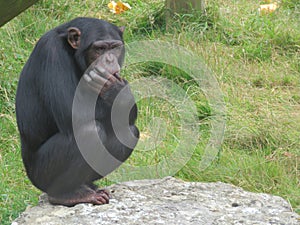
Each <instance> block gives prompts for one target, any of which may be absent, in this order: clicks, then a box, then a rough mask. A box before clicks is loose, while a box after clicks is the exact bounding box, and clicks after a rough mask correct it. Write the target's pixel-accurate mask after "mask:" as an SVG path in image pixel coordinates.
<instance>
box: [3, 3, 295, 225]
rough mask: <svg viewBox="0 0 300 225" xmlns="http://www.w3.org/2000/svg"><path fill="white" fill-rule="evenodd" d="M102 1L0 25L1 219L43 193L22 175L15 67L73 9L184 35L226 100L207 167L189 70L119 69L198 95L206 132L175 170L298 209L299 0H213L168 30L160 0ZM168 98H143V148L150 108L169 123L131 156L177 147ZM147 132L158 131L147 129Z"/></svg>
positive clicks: (172, 37) (43, 7) (143, 31)
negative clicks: (277, 1) (151, 147)
mask: <svg viewBox="0 0 300 225" xmlns="http://www.w3.org/2000/svg"><path fill="white" fill-rule="evenodd" d="M107 2H108V1H104V0H103V1H100V0H99V1H92V0H87V1H84V3H83V2H81V1H69V0H60V1H58V0H53V1H49V0H42V1H40V2H39V3H37V4H36V5H35V6H33V7H31V8H30V9H28V10H27V11H26V12H24V13H23V14H21V15H20V16H18V17H17V18H15V19H13V20H12V21H11V22H9V23H8V24H6V25H5V26H3V27H2V28H0V31H1V32H0V74H1V79H0V119H1V120H0V133H1V136H0V176H1V182H0V221H1V222H0V223H1V224H9V223H10V222H11V220H12V219H14V218H15V217H17V216H18V215H19V213H20V212H21V211H22V210H24V209H25V208H26V207H27V206H28V205H34V204H36V203H37V196H38V195H39V194H40V192H39V191H37V190H36V189H35V188H34V187H33V186H32V185H31V184H30V182H29V181H28V179H27V178H26V176H25V173H24V169H23V165H22V162H21V157H20V144H19V138H18V133H17V129H16V120H15V112H14V98H15V90H16V85H17V82H18V74H19V73H20V71H21V69H22V66H23V65H24V63H25V62H26V60H27V58H28V56H29V54H30V52H31V51H32V48H33V45H34V44H35V42H36V41H37V40H38V38H39V37H40V36H41V35H42V34H43V33H44V32H45V31H47V30H49V29H51V28H53V27H55V26H57V25H59V24H61V23H62V22H65V21H68V20H70V19H72V18H74V17H77V16H90V17H97V18H102V19H106V20H108V21H110V22H113V23H116V24H118V25H126V35H125V40H126V41H127V42H130V41H134V40H149V39H150V40H155V39H160V40H164V41H171V42H175V43H178V44H181V45H182V46H184V47H186V48H188V49H190V50H192V51H194V52H195V53H196V54H197V55H199V56H201V57H202V58H203V59H204V61H205V63H206V64H207V65H208V66H209V67H210V68H211V69H212V70H213V71H214V73H215V76H216V78H217V80H218V82H219V84H220V88H221V90H222V92H223V94H224V98H225V102H226V107H227V125H226V126H227V128H226V133H225V138H224V143H223V146H222V152H221V154H220V158H219V159H218V160H217V161H215V162H214V163H213V164H212V165H211V166H210V167H209V168H208V169H207V170H205V171H199V168H198V165H199V160H200V158H201V154H202V153H203V148H204V147H205V144H206V141H207V136H208V135H207V134H208V131H209V129H210V121H211V119H212V118H213V115H212V114H211V111H210V108H209V105H208V104H207V102H206V100H205V98H204V95H203V94H202V92H201V90H200V89H199V88H198V87H197V86H196V85H195V83H194V82H193V80H191V79H189V77H187V76H185V75H183V74H182V72H180V71H178V70H174V69H172V68H169V67H168V66H165V65H161V64H155V63H152V64H147V65H140V66H139V65H138V66H136V67H134V68H128V69H126V70H125V71H124V74H125V76H126V77H127V78H128V79H129V80H131V81H133V80H134V79H136V78H140V77H147V76H149V75H155V76H158V77H165V78H168V79H169V80H173V81H174V82H176V83H177V84H178V85H180V86H181V87H182V88H183V89H184V90H186V92H187V93H188V94H189V96H190V97H191V99H192V100H193V101H194V102H195V103H196V106H197V110H198V114H199V118H200V119H201V120H200V122H199V125H200V129H201V132H202V133H203V134H202V139H201V141H200V143H199V144H198V145H197V146H196V150H195V152H194V154H193V157H192V159H191V160H190V161H189V162H188V164H187V165H186V166H185V167H184V168H182V169H181V170H180V171H179V172H178V173H177V175H176V176H178V177H180V178H183V179H185V180H193V181H224V182H229V183H233V184H235V185H238V186H240V187H243V188H245V189H247V190H250V191H255V192H267V193H271V194H275V195H279V196H282V197H284V198H285V199H286V200H287V201H289V202H290V203H291V205H292V206H293V209H294V210H295V211H296V212H298V213H300V191H299V190H300V181H299V178H300V165H299V164H300V152H299V148H300V29H299V27H300V4H299V1H298V0H283V1H282V4H281V7H280V8H279V9H278V10H277V11H276V12H275V13H274V14H271V15H259V14H258V12H257V8H258V6H259V3H262V1H247V0H240V1H235V0H229V1H225V0H217V1H210V2H211V3H209V4H208V8H207V14H206V15H205V16H201V15H199V14H197V13H196V12H194V13H191V14H187V15H184V16H179V15H177V16H176V17H175V20H174V23H173V24H172V25H171V26H169V29H168V30H166V29H165V21H164V16H163V1H162V0H148V1H140V0H131V1H129V0H128V2H129V3H130V4H131V5H132V6H133V9H132V10H131V11H128V12H126V13H124V14H122V15H113V14H111V13H110V12H109V10H108V8H107V7H106V4H107ZM172 107H173V106H172V105H171V104H168V103H165V102H164V101H162V100H161V99H157V98H148V99H144V100H142V101H140V102H139V110H140V116H139V119H138V125H139V127H140V128H141V130H142V134H143V136H142V138H143V140H142V142H141V143H142V144H140V145H139V148H140V149H142V148H143V143H145V141H144V139H147V138H145V137H147V135H148V136H149V132H150V133H151V130H150V131H149V128H148V127H149V126H148V123H151V119H152V118H153V117H160V118H162V119H164V121H166V122H165V124H166V126H165V128H167V129H164V131H165V132H166V135H165V138H164V140H162V144H160V145H158V148H157V149H155V151H151V152H146V153H145V152H143V151H136V152H135V153H134V155H133V157H132V158H131V159H130V163H132V164H134V165H149V164H155V163H156V162H159V161H160V160H161V159H163V158H165V157H167V156H168V155H169V154H170V153H171V152H172V149H173V148H174V147H176V144H178V143H177V142H176V136H177V135H178V126H179V124H178V115H177V114H176V112H175V113H173V112H174V111H176V110H174V109H173V108H172ZM152 122H153V121H152ZM155 127H156V126H155V120H154V124H152V128H155ZM150 128H151V126H150ZM154 130H155V129H154ZM166 130H167V131H166ZM156 131H157V130H156ZM154 133H155V132H154ZM151 135H152V136H153V135H154V139H155V134H153V131H152V134H150V136H151ZM105 183H108V181H104V184H105Z"/></svg>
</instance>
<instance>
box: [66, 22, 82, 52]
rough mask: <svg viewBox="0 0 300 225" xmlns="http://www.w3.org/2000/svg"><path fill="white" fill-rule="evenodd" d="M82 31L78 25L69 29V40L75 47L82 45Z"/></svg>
mask: <svg viewBox="0 0 300 225" xmlns="http://www.w3.org/2000/svg"><path fill="white" fill-rule="evenodd" d="M80 35H81V32H80V30H79V29H78V28H77V27H70V28H69V29H68V42H69V44H70V45H71V46H72V48H74V49H78V48H79V46H80Z"/></svg>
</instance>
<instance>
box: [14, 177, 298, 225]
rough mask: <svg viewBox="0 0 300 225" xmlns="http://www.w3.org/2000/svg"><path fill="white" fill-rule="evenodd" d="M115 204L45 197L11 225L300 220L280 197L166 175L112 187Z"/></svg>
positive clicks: (226, 223)
mask: <svg viewBox="0 0 300 225" xmlns="http://www.w3.org/2000/svg"><path fill="white" fill-rule="evenodd" d="M108 189H109V190H110V191H111V192H112V195H113V199H111V201H110V204H108V205H101V206H93V205H91V204H79V205H76V206H74V207H70V208H69V207H64V206H53V205H50V204H49V203H48V201H47V197H46V195H42V197H41V201H40V203H39V205H38V206H35V207H30V208H27V209H26V211H25V212H23V213H22V214H21V215H20V217H19V218H18V219H16V220H15V221H14V222H13V223H12V225H21V224H22V225H23V224H25V225H39V224H41V225H60V224H63V225H95V224H103V225H106V224H120V225H127V224H131V225H135V224H136V225H144V224H145V225H146V224H147V225H148V224H153V225H154V224H166V225H177V224H178V225H185V224H187V225H189V224H193V225H201V224H204V225H209V224H224V225H229V224H249V225H254V224H258V225H264V224H300V216H299V215H298V214H296V213H294V212H292V210H291V207H290V205H289V204H288V203H287V202H286V201H285V200H284V199H282V198H281V197H277V196H272V195H269V194H257V193H251V192H247V191H244V190H243V189H241V188H238V187H235V186H233V185H230V184H225V183H221V182H217V183H198V182H184V181H181V180H178V179H175V178H171V177H167V178H164V179H159V180H140V181H131V182H125V183H121V184H116V185H112V186H110V187H108Z"/></svg>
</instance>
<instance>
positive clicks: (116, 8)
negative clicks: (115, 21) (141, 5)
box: [108, 1, 131, 14]
mask: <svg viewBox="0 0 300 225" xmlns="http://www.w3.org/2000/svg"><path fill="white" fill-rule="evenodd" d="M108 8H110V11H111V12H112V13H115V14H120V13H122V12H125V11H127V10H129V9H131V6H130V5H129V4H128V3H125V2H122V1H118V2H115V1H111V2H110V3H108Z"/></svg>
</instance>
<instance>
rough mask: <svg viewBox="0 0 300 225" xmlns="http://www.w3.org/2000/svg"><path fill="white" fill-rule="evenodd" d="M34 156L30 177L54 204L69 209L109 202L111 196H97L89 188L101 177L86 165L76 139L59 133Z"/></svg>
mask: <svg viewBox="0 0 300 225" xmlns="http://www.w3.org/2000/svg"><path fill="white" fill-rule="evenodd" d="M33 154H34V155H33V156H32V159H31V160H32V161H31V162H30V163H29V164H30V166H28V167H27V172H28V176H29V178H30V179H31V180H32V182H33V184H35V185H36V186H37V187H38V188H40V189H41V190H43V191H45V192H46V193H47V194H48V195H49V200H50V202H51V203H53V204H61V205H67V206H72V205H75V204H78V203H92V204H105V203H108V199H109V196H108V194H106V193H104V192H99V193H97V192H96V191H95V190H93V189H92V188H90V187H89V186H88V185H87V184H91V183H92V182H93V181H94V180H97V179H100V178H101V176H100V175H98V174H97V173H96V172H95V171H94V170H93V169H92V168H91V167H90V166H89V165H88V164H87V163H86V161H85V160H84V158H83V157H82V155H81V153H80V151H79V150H78V147H77V145H76V142H75V139H74V137H72V136H66V135H64V134H61V133H57V134H55V135H54V136H52V137H51V138H50V139H48V141H47V142H45V143H44V144H43V145H42V146H41V147H40V148H39V149H38V151H37V152H35V153H33ZM99 163H101V159H99Z"/></svg>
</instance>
